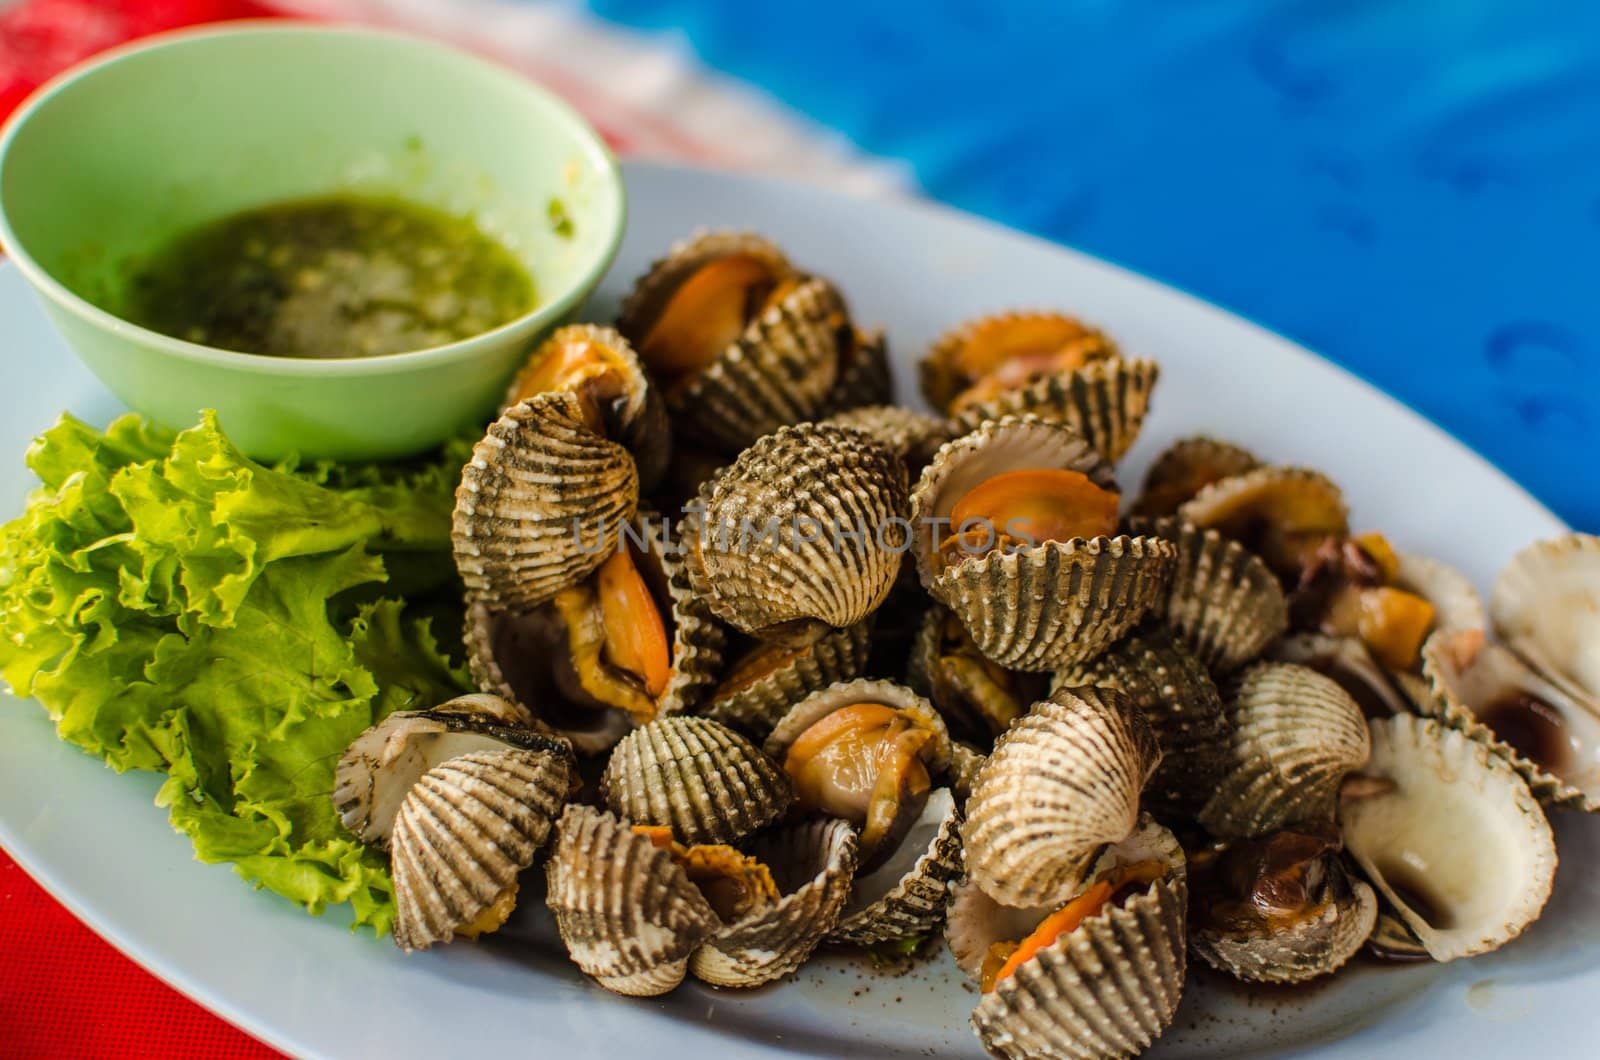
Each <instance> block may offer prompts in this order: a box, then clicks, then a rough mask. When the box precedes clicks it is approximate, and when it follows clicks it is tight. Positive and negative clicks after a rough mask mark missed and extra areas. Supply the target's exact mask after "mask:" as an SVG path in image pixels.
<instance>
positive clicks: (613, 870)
mask: <svg viewBox="0 0 1600 1060" xmlns="http://www.w3.org/2000/svg"><path fill="white" fill-rule="evenodd" d="M545 875H546V878H547V880H548V883H549V890H548V897H547V898H546V901H547V903H548V904H549V906H550V912H551V913H553V914H554V915H555V920H556V928H557V929H558V930H559V931H560V932H561V939H562V941H563V942H565V943H566V946H567V953H568V954H569V955H570V956H571V957H572V960H573V963H574V964H576V965H577V966H578V967H579V968H581V969H582V970H583V971H584V973H585V974H587V975H590V976H593V977H594V979H595V980H596V981H597V982H598V983H599V984H600V985H601V986H603V987H605V988H606V989H607V990H614V991H616V992H617V993H619V994H627V995H630V996H633V997H653V996H655V995H657V994H664V993H666V992H667V991H669V990H671V989H672V988H673V987H675V986H677V985H678V984H679V983H681V982H682V981H683V977H684V976H685V975H686V974H687V973H688V969H689V957H690V955H691V954H692V953H693V952H694V951H695V949H696V948H698V947H699V945H700V944H701V943H702V942H704V941H705V940H706V939H707V938H709V937H710V936H711V935H712V934H713V933H714V932H716V931H717V930H719V929H720V928H721V927H722V922H721V921H720V920H719V919H718V918H717V914H716V913H715V911H713V910H712V908H711V905H710V904H709V903H708V902H707V901H706V899H705V896H704V895H702V894H701V893H700V891H699V889H698V888H696V887H695V885H694V884H692V883H690V882H689V878H688V876H687V875H685V873H684V871H683V870H682V869H681V868H679V867H678V865H677V864H676V863H675V862H674V861H673V860H672V855H671V854H670V853H668V852H667V851H665V850H660V849H657V847H656V846H655V845H654V844H653V843H651V842H650V840H649V839H647V838H645V837H644V836H641V835H635V834H634V833H633V832H632V831H631V830H630V829H629V827H628V825H626V824H624V823H623V822H621V821H619V820H618V819H617V818H616V817H614V816H612V815H611V814H609V813H604V812H602V811H600V810H596V809H593V808H591V807H588V806H577V805H573V806H568V807H567V810H566V812H565V813H564V814H562V816H561V824H560V826H559V828H558V830H557V840H556V846H555V849H554V850H553V851H552V853H551V855H550V860H549V861H548V862H546V863H545Z"/></svg>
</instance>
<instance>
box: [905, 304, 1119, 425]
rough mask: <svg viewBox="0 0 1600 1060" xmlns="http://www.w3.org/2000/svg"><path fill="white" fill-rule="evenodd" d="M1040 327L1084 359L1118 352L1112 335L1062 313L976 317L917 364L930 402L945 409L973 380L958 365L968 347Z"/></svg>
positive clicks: (941, 340) (943, 337) (942, 338)
mask: <svg viewBox="0 0 1600 1060" xmlns="http://www.w3.org/2000/svg"><path fill="white" fill-rule="evenodd" d="M1041 327H1044V328H1048V329H1050V330H1051V331H1052V332H1056V333H1059V335H1060V337H1061V345H1062V347H1063V348H1065V347H1068V346H1071V347H1074V348H1076V349H1078V350H1079V351H1081V353H1082V356H1083V359H1084V360H1085V361H1090V362H1092V361H1095V360H1100V359H1104V358H1107V357H1111V356H1113V355H1114V354H1115V353H1116V352H1117V346H1116V343H1114V342H1112V341H1111V338H1110V336H1108V335H1106V334H1105V333H1104V332H1102V331H1100V330H1098V329H1097V328H1093V327H1090V326H1089V325H1087V324H1085V323H1083V322H1082V321H1080V320H1077V319H1075V318H1073V317H1069V316H1066V315H1064V314H1061V313H1056V312H1050V311H1037V310H1021V311H1013V312H1005V313H992V314H989V315H986V316H981V317H977V318H975V319H972V320H968V321H965V322H963V323H961V324H959V325H957V326H956V327H954V328H951V329H950V330H949V331H947V332H945V333H944V334H943V335H941V336H940V337H939V338H938V339H937V340H936V341H935V342H934V344H933V345H932V346H931V347H929V349H928V353H927V355H926V356H925V357H923V359H922V361H921V362H920V363H919V364H918V366H917V368H918V372H919V375H920V380H921V384H922V394H923V396H924V397H926V398H927V399H928V404H930V405H932V406H933V407H934V408H936V409H940V410H943V409H946V408H948V407H949V405H950V403H951V401H953V400H954V399H955V398H956V396H957V395H958V394H959V393H960V392H961V391H962V390H964V389H966V387H967V386H968V385H970V383H971V382H973V380H969V379H967V378H965V376H964V374H963V373H962V371H961V369H960V368H959V367H958V362H959V359H960V357H961V355H962V353H963V352H964V351H965V350H966V349H967V347H969V346H971V345H974V344H977V345H984V344H987V343H990V342H994V341H1001V342H1004V338H1003V336H1005V335H1006V334H1007V333H1011V334H1015V332H1016V330H1017V329H1019V328H1020V329H1025V330H1037V329H1039V328H1041Z"/></svg>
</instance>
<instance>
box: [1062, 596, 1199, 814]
mask: <svg viewBox="0 0 1600 1060" xmlns="http://www.w3.org/2000/svg"><path fill="white" fill-rule="evenodd" d="M1055 683H1056V685H1057V686H1058V687H1068V688H1070V687H1074V686H1079V685H1094V686H1098V687H1101V688H1114V689H1117V690H1118V691H1120V692H1123V693H1124V694H1126V695H1127V697H1128V698H1129V699H1130V700H1131V701H1132V702H1133V704H1134V705H1135V706H1136V707H1137V708H1138V709H1139V710H1140V711H1142V712H1143V714H1144V717H1145V719H1146V720H1147V721H1149V723H1150V728H1151V729H1152V730H1153V731H1154V733H1155V737H1156V744H1157V745H1158V746H1159V747H1160V749H1161V764H1160V765H1159V766H1157V767H1156V771H1155V774H1154V776H1152V777H1151V778H1150V781H1149V783H1148V784H1147V785H1146V787H1145V794H1144V799H1145V807H1146V808H1147V809H1149V810H1151V811H1152V812H1154V813H1155V814H1156V815H1157V816H1160V817H1161V818H1162V819H1163V820H1166V819H1168V818H1171V819H1179V818H1193V816H1194V815H1195V814H1196V813H1198V812H1199V810H1200V807H1202V806H1204V805H1205V802H1206V800H1207V799H1208V798H1210V796H1211V793H1212V792H1213V791H1214V790H1215V788H1216V784H1217V781H1218V780H1220V779H1221V778H1222V773H1223V770H1224V769H1225V768H1226V761H1227V752H1228V719H1227V716H1226V714H1225V713H1224V712H1223V708H1222V696H1221V695H1220V694H1219V693H1218V692H1217V686H1216V684H1215V682H1213V681H1212V680H1211V674H1210V673H1209V672H1208V671H1207V670H1206V668H1205V666H1204V665H1203V664H1202V663H1201V662H1200V660H1199V659H1197V658H1196V657H1195V656H1194V655H1193V654H1192V653H1191V652H1190V651H1189V650H1188V649H1187V648H1185V647H1184V646H1183V642H1182V641H1180V640H1179V639H1178V638H1177V637H1176V636H1175V635H1174V634H1173V633H1171V632H1170V631H1168V630H1166V629H1164V628H1161V627H1152V628H1149V629H1146V630H1143V631H1139V632H1135V633H1134V634H1132V635H1131V636H1129V637H1127V638H1126V639H1124V640H1122V641H1120V642H1118V644H1117V645H1116V646H1115V647H1113V648H1112V649H1111V650H1110V651H1108V652H1106V653H1105V654H1104V655H1101V656H1099V657H1098V658H1096V659H1094V660H1093V661H1091V662H1088V663H1080V664H1079V665H1077V666H1074V667H1070V668H1068V669H1066V670H1062V671H1058V672H1057V673H1056V675H1055Z"/></svg>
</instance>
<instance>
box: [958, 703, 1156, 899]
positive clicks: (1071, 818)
mask: <svg viewBox="0 0 1600 1060" xmlns="http://www.w3.org/2000/svg"><path fill="white" fill-rule="evenodd" d="M1160 757H1161V754H1160V751H1159V749H1158V748H1157V745H1156V739H1155V735H1154V734H1153V733H1152V732H1151V731H1150V725H1149V723H1148V722H1146V721H1145V719H1144V716H1143V715H1142V714H1141V713H1140V712H1139V711H1138V709H1137V708H1136V707H1135V706H1134V705H1133V703H1132V702H1131V701H1129V699H1128V698H1127V697H1126V696H1124V695H1123V694H1122V693H1121V692H1118V691H1115V690H1113V689H1095V688H1059V689H1057V690H1056V691H1055V692H1053V693H1052V694H1051V695H1050V697H1049V698H1047V699H1045V700H1042V701H1041V702H1039V703H1037V704H1035V705H1034V707H1033V709H1032V710H1031V711H1030V712H1029V713H1028V714H1027V715H1025V716H1024V717H1023V718H1022V719H1020V720H1019V721H1017V722H1016V724H1014V725H1013V726H1012V727H1011V728H1010V730H1008V731H1007V732H1006V733H1005V735H1003V736H1001V737H1000V739H999V740H998V741H996V743H995V746H994V751H993V752H992V753H991V754H990V755H989V758H988V761H986V762H985V763H984V764H983V767H982V768H981V769H979V770H978V776H977V780H976V781H975V782H974V783H973V785H972V795H971V797H970V798H969V799H968V800H967V806H966V814H967V820H966V824H965V825H964V826H963V828H962V832H961V835H962V845H963V847H964V848H965V850H966V859H967V860H966V863H967V872H968V874H969V875H970V876H971V877H972V879H973V881H974V882H975V883H976V884H977V885H978V886H979V887H981V888H983V890H984V891H985V892H987V893H988V894H989V895H990V896H991V897H993V898H994V899H995V900H997V901H1000V902H1003V903H1005V904H1006V905H1015V906H1038V905H1048V906H1057V905H1060V904H1062V903H1063V902H1065V901H1066V900H1067V899H1069V898H1071V897H1072V896H1073V895H1075V894H1077V893H1078V891H1079V890H1081V889H1082V887H1083V883H1084V880H1085V879H1086V878H1087V876H1088V874H1089V872H1090V871H1091V870H1092V869H1093V867H1094V864H1095V860H1096V859H1097V858H1098V857H1099V856H1100V851H1101V848H1102V847H1104V846H1105V845H1106V844H1108V843H1118V842H1121V841H1122V840H1124V839H1126V838H1127V837H1128V835H1129V834H1130V833H1132V831H1133V829H1134V826H1135V825H1136V824H1137V823H1138V820H1139V795H1140V792H1141V791H1142V790H1143V788H1144V785H1145V782H1146V781H1147V780H1148V779H1149V777H1150V775H1151V773H1152V772H1153V771H1154V770H1155V768H1156V765H1157V764H1158V762H1159V761H1160Z"/></svg>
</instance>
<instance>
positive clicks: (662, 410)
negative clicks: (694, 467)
mask: <svg viewBox="0 0 1600 1060" xmlns="http://www.w3.org/2000/svg"><path fill="white" fill-rule="evenodd" d="M577 343H591V344H593V345H597V346H603V347H605V348H606V349H607V350H609V351H611V353H612V358H611V361H612V364H613V365H614V366H616V367H617V368H619V369H621V373H622V381H623V384H624V394H623V397H622V400H621V402H620V403H619V404H620V405H621V407H620V408H619V409H617V410H614V411H612V412H611V414H612V415H614V416H615V418H616V426H617V434H616V436H615V437H613V438H612V441H614V442H620V443H621V444H622V445H623V446H624V447H625V448H626V449H627V450H628V452H630V453H632V454H633V459H634V463H635V464H636V465H637V466H638V468H639V481H640V487H641V488H642V489H643V490H644V491H645V492H649V491H650V490H651V489H654V488H655V484H656V483H657V482H659V481H660V479H661V476H662V474H663V473H664V472H665V471H666V469H667V465H668V463H669V462H670V461H671V459H672V431H671V428H670V427H669V426H668V424H667V406H666V403H665V402H664V401H662V399H661V392H660V390H658V389H657V388H656V386H655V384H654V383H653V382H651V380H650V377H649V375H648V374H647V373H646V372H645V369H644V364H643V363H642V362H640V360H639V355H638V353H636V352H635V351H634V348H633V347H632V346H631V345H629V343H628V340H627V339H625V338H623V337H622V335H621V333H620V332H618V331H616V330H615V329H613V328H604V327H599V326H597V325H594V324H569V325H567V326H566V327H562V328H557V329H556V330H555V331H553V332H552V333H551V334H550V337H549V338H547V339H545V341H544V342H542V343H540V344H539V347H538V348H537V349H535V350H534V352H533V353H532V354H530V355H529V357H528V359H527V360H526V361H525V362H523V363H524V370H526V369H527V368H528V367H531V366H532V365H535V364H537V363H539V362H540V361H542V360H543V359H544V358H545V357H547V356H551V355H554V354H556V353H557V352H558V351H560V350H561V349H562V348H563V347H566V346H571V345H575V344H577ZM521 385H522V378H521V374H520V373H519V374H518V376H517V378H515V379H513V380H512V381H511V386H510V388H509V389H508V390H507V393H506V400H505V402H504V404H502V406H501V408H500V411H501V413H502V414H503V413H504V412H505V411H506V410H507V409H508V408H510V407H511V406H513V405H517V404H520V403H521V401H520V399H517V393H518V391H519V390H520V389H521V388H522V386H521ZM608 411H611V410H608Z"/></svg>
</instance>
